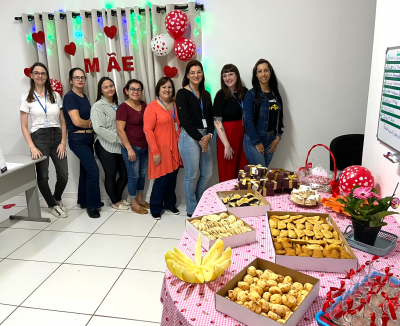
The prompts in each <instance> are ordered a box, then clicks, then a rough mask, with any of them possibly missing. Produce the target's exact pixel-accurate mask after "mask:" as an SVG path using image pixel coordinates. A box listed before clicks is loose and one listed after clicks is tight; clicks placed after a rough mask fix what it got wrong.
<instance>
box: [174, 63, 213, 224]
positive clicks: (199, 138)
mask: <svg viewBox="0 0 400 326" xmlns="http://www.w3.org/2000/svg"><path fill="white" fill-rule="evenodd" d="M204 82H205V78H204V71H203V65H202V64H201V63H200V62H199V61H197V60H192V61H190V62H189V63H188V64H187V66H186V70H185V76H184V77H183V81H182V87H183V88H182V89H180V90H179V91H178V93H177V94H176V104H177V106H178V117H179V121H180V125H181V128H182V129H181V133H180V136H179V152H180V153H181V156H182V160H183V165H184V167H185V178H184V181H183V189H184V192H185V199H186V210H187V215H188V216H189V217H191V216H192V214H193V212H194V210H195V209H196V206H197V203H198V202H199V200H200V198H201V196H202V195H203V192H204V191H205V190H206V189H207V185H208V181H209V180H210V178H211V176H212V173H213V161H212V152H211V147H210V146H209V142H210V140H211V138H212V137H213V133H214V123H213V108H212V102H211V96H210V93H209V92H207V91H206V90H205V88H204ZM199 172H200V177H199V179H198V180H197V184H196V182H195V180H196V177H197V174H198V173H199Z"/></svg>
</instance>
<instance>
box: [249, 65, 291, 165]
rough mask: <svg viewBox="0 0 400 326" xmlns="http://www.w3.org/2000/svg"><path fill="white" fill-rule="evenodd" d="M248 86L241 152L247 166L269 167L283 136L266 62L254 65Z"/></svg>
mask: <svg viewBox="0 0 400 326" xmlns="http://www.w3.org/2000/svg"><path fill="white" fill-rule="evenodd" d="M251 83H252V84H253V88H252V89H250V90H249V91H248V92H247V94H246V96H245V98H244V110H243V111H244V127H245V128H246V133H245V135H244V138H243V146H244V152H245V153H246V157H247V159H248V160H249V163H250V164H254V165H257V164H261V165H262V166H265V167H268V166H269V164H270V163H271V160H272V157H273V155H274V153H275V151H276V148H277V146H278V144H279V142H280V140H281V138H282V134H283V103H282V97H281V95H280V93H279V89H278V81H277V79H276V75H275V71H274V69H273V68H272V65H271V64H270V63H269V62H268V61H267V60H265V59H260V60H258V61H257V62H256V64H255V66H254V68H253V77H252V80H251Z"/></svg>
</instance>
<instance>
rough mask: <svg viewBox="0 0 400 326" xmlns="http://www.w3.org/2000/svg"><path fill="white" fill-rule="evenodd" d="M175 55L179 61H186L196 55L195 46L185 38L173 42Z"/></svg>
mask: <svg viewBox="0 0 400 326" xmlns="http://www.w3.org/2000/svg"><path fill="white" fill-rule="evenodd" d="M174 47H175V54H176V56H177V57H178V59H179V60H182V61H188V60H191V59H193V57H194V56H195V55H196V44H195V43H194V42H193V41H192V40H191V39H189V38H187V37H180V38H178V39H176V40H175V46H174Z"/></svg>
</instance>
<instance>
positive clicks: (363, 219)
mask: <svg viewBox="0 0 400 326" xmlns="http://www.w3.org/2000/svg"><path fill="white" fill-rule="evenodd" d="M337 201H338V202H339V203H341V204H343V205H344V207H343V210H344V212H346V213H348V214H350V216H351V221H352V223H353V229H354V239H355V240H357V241H360V242H362V243H365V244H368V245H370V246H373V245H374V244H375V240H376V238H377V236H378V233H379V231H380V230H381V228H382V226H384V225H386V224H387V223H386V222H384V221H383V219H384V218H385V216H388V215H393V214H398V213H397V212H393V211H390V212H388V208H389V207H390V206H391V205H392V201H393V196H388V197H384V198H382V197H380V196H379V195H378V192H377V190H376V189H375V188H372V189H371V188H368V187H361V186H355V187H354V188H353V189H352V190H351V192H350V194H349V195H348V196H344V197H343V198H342V199H338V200H337Z"/></svg>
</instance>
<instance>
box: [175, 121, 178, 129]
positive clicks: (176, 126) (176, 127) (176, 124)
mask: <svg viewBox="0 0 400 326" xmlns="http://www.w3.org/2000/svg"><path fill="white" fill-rule="evenodd" d="M175 131H178V123H177V122H175Z"/></svg>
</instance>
